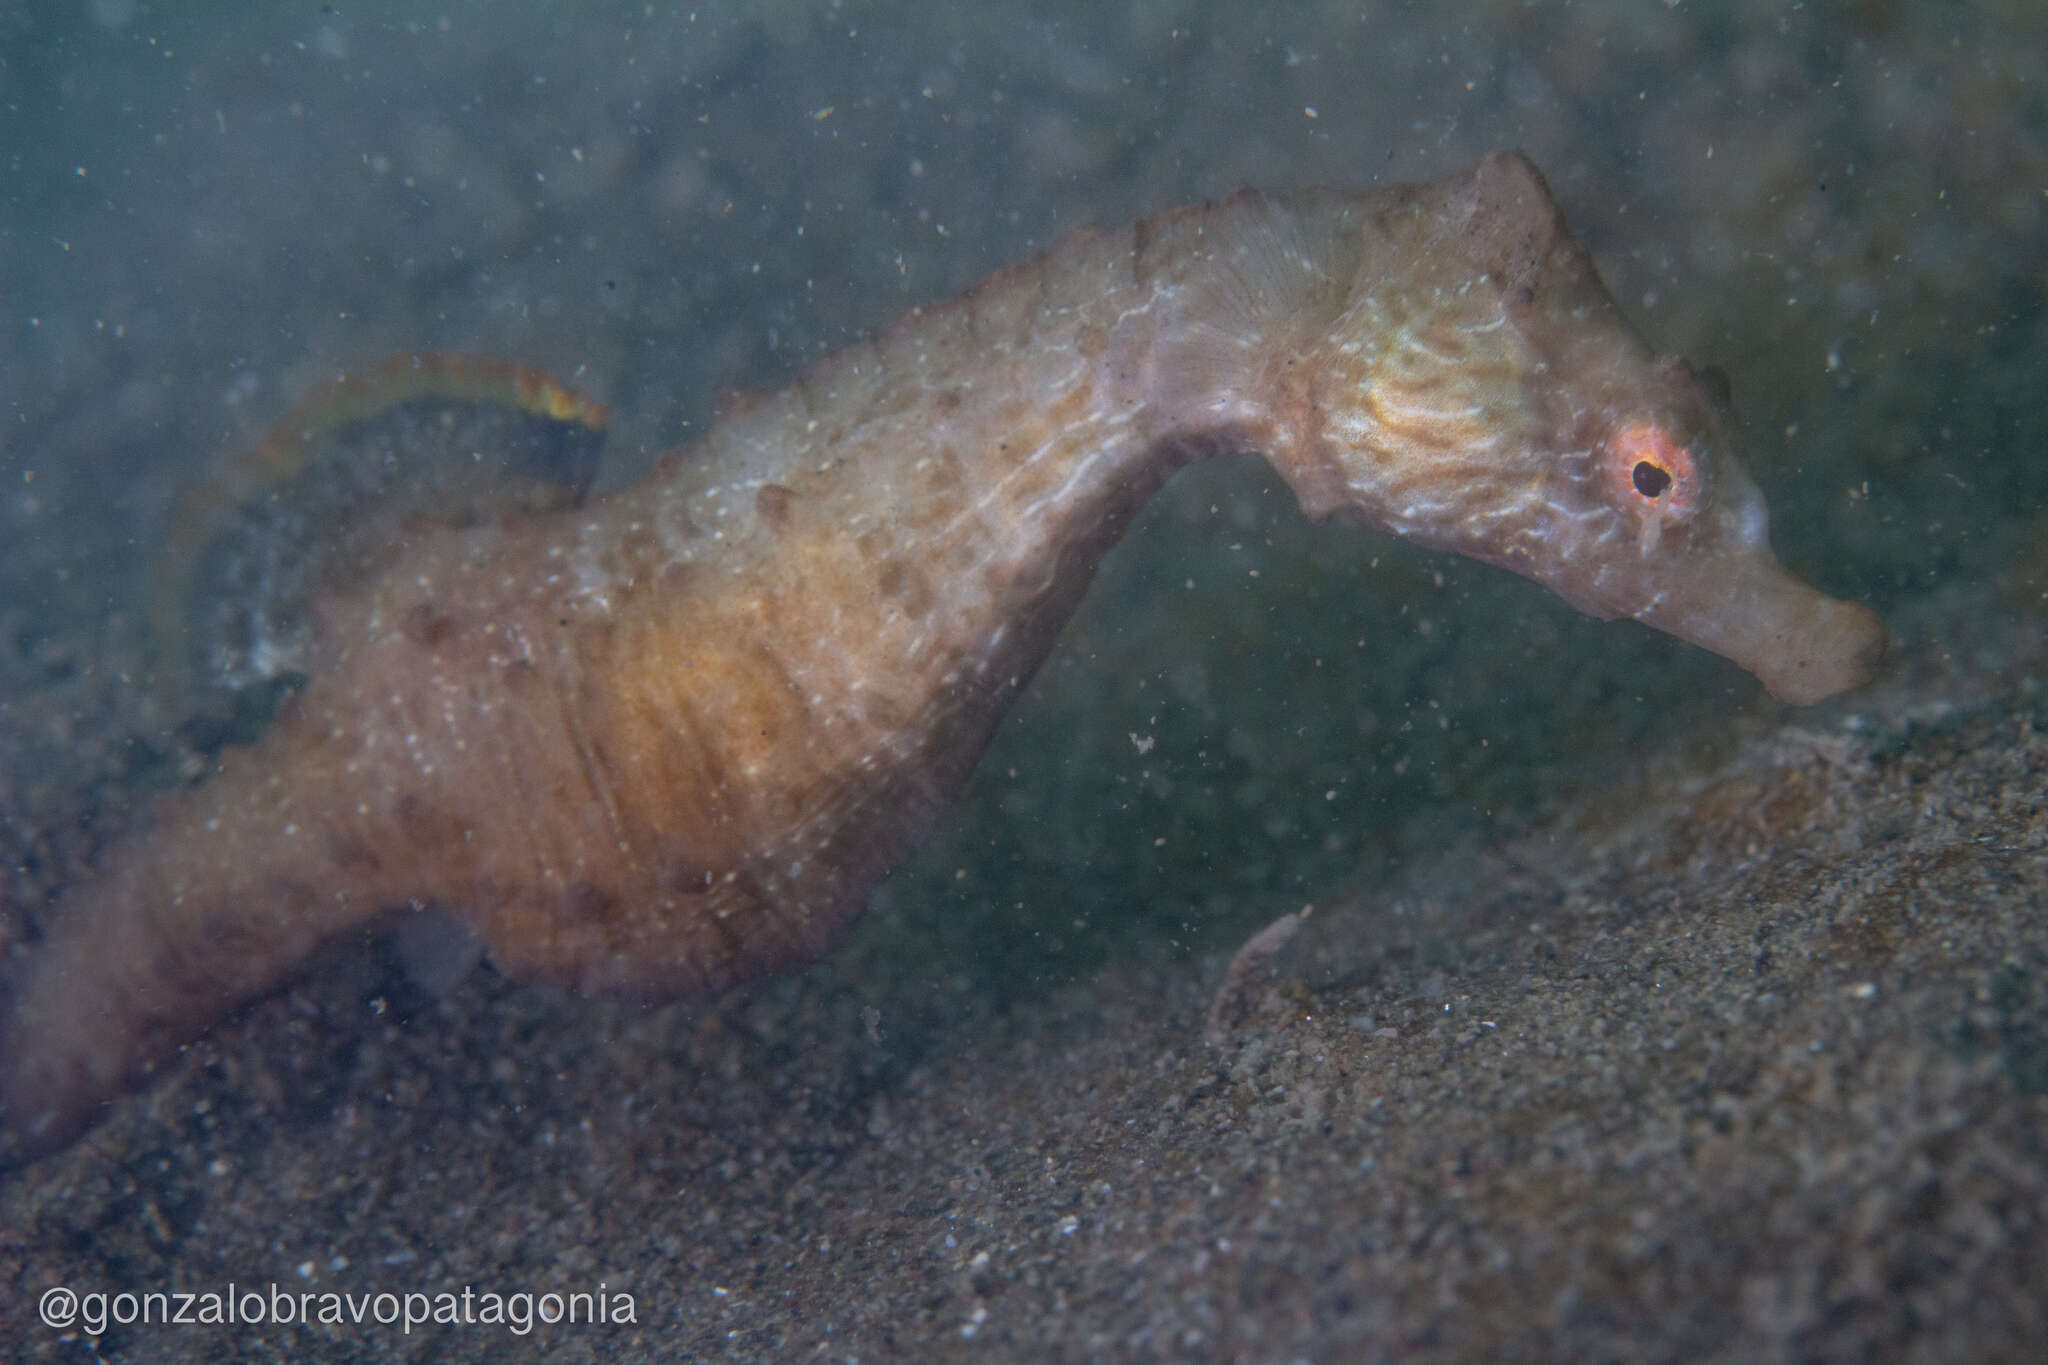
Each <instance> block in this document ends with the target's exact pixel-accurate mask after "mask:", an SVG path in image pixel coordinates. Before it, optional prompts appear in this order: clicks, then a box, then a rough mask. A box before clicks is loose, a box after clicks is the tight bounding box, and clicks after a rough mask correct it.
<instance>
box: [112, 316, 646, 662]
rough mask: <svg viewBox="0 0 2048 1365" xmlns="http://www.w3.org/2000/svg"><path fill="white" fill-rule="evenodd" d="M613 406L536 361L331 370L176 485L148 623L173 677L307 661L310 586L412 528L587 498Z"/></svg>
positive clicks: (422, 360) (359, 568)
mask: <svg viewBox="0 0 2048 1365" xmlns="http://www.w3.org/2000/svg"><path fill="white" fill-rule="evenodd" d="M610 416H611V413H610V409H609V408H607V407H605V406H604V405H603V404H601V403H598V402H596V401H594V400H593V399H591V398H589V397H588V396H587V395H585V394H582V393H579V392H578V391H576V390H574V389H572V388H569V387H568V386H567V385H565V384H562V383H560V382H559V381H557V380H555V379H552V378H550V377H549V376H547V375H545V374H543V373H541V372H540V371H538V370H531V369H526V368H524V367H522V366H518V365H512V364H508V363H506V362H504V361H498V360H491V359H487V358H485V357H481V356H472V355H462V354H455V353H435V352H419V351H408V352H404V353H402V354H399V355H395V356H392V357H391V358H389V359H387V360H385V361H383V362H381V363H379V364H377V365H374V366H371V367H369V368H368V369H365V370H361V371H357V372H354V373H350V374H345V375H342V376H340V377H338V378H336V379H334V380H331V381H330V382H328V383H326V384H323V385H320V386H319V387H317V388H315V389H314V390H313V391H312V392H311V393H309V394H307V395H306V396H305V397H304V398H302V399H300V400H299V401H298V402H297V403H296V404H294V405H293V406H292V408H291V409H290V410H289V411H288V412H286V413H285V414H284V416H283V417H282V418H280V419H279V421H278V422H277V423H276V425H274V426H273V427H272V428H271V429H270V430H269V432H267V433H266V434H265V435H264V437H263V439H262V440H261V441H259V442H257V443H256V445H255V446H253V447H251V448H250V449H248V450H246V451H244V452H242V453H240V454H239V455H237V456H235V457H233V458H232V459H229V460H227V461H224V462H222V463H221V464H219V465H218V466H217V467H216V468H215V470H214V471H213V474H212V476H211V477H209V478H208V479H207V480H206V481H205V482H203V483H201V484H199V485H197V486H195V487H194V488H192V489H191V490H189V491H188V492H187V493H186V495H185V496H184V497H183V498H182V499H181V500H180V502H179V504H178V508H177V511H176V514H175V516H174V517H173V519H172V522H171V527H170V532H169V535H168V537H167V538H166V541H165V544H164V550H163V555H162V558H161V560H160V562H159V566H158V567H159V571H158V573H157V577H156V590H155V594H154V598H153V600H152V603H151V609H150V624H151V628H152V631H153V633H154V635H155V637H156V646H157V651H158V656H159V673H160V675H161V677H162V680H163V681H164V682H165V683H167V684H168V685H169V686H171V687H173V688H183V687H186V686H196V687H198V688H202V689H204V688H212V687H226V688H238V687H243V686H247V685H250V684H253V683H258V682H262V681H265V680H267V679H270V678H275V677H278V676H280V675H282V674H287V673H293V672H304V671H306V670H307V664H308V661H309V655H310V650H311V645H312V638H311V634H312V627H311V623H310V621H309V619H308V616H307V612H306V605H307V602H308V600H309V598H310V597H311V596H312V594H314V593H315V592H318V591H319V590H321V589H323V588H328V587H332V586H336V582H337V579H340V580H344V581H345V580H347V579H349V578H352V577H353V576H355V575H357V574H360V573H362V572H363V571H364V566H365V565H366V564H369V563H372V562H374V561H375V560H376V557H377V556H376V553H375V551H376V549H377V547H378V545H379V544H380V542H383V541H387V540H394V539H396V538H398V533H400V532H401V531H402V530H403V528H404V527H405V526H407V525H409V524H410V525H418V524H420V523H423V522H424V523H433V524H439V525H456V526H461V525H475V524H480V523H485V522H490V521H495V520H498V519H501V518H504V517H507V516H516V515H521V514H526V513H532V512H539V511H547V510H552V509H555V508H560V507H567V506H573V505H575V504H576V503H578V502H580V501H581V500H582V498H583V496H584V494H585V493H586V492H587V491H588V490H589V488H590V485H591V483H592V481H593V480H594V479H595V478H596V475H597V466H598V457H599V452H600V450H601V447H602V444H603V441H604V429H605V426H606V423H607V422H608V421H609V419H610Z"/></svg>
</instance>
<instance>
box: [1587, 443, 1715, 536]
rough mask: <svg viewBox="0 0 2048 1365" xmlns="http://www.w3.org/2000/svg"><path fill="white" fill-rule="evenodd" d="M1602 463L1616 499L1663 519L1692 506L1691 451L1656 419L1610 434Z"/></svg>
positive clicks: (1695, 484)
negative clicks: (1653, 513) (1655, 513)
mask: <svg viewBox="0 0 2048 1365" xmlns="http://www.w3.org/2000/svg"><path fill="white" fill-rule="evenodd" d="M1602 464H1603V466H1604V472H1605V474H1606V476H1607V479H1608V481H1609V483H1610V484H1611V485H1612V486H1613V488H1614V490H1615V492H1616V493H1617V494H1619V495H1620V496H1619V499H1618V500H1619V501H1621V502H1624V503H1628V502H1633V503H1635V504H1636V505H1637V506H1639V507H1641V508H1643V509H1644V510H1645V511H1650V510H1652V509H1654V510H1655V511H1657V512H1659V513H1661V514H1662V515H1663V516H1664V517H1665V518H1667V519H1668V518H1672V517H1680V516H1684V515H1685V514H1686V513H1687V512H1690V511H1691V510H1692V505H1693V499H1694V496H1695V494H1696V492H1697V489H1698V483H1699V470H1698V467H1697V466H1696V465H1695V464H1694V462H1693V457H1692V452H1691V451H1690V450H1687V449H1686V448H1685V447H1684V446H1683V445H1681V444H1679V443H1678V442H1677V441H1676V440H1674V439H1673V438H1672V435H1671V433H1670V432H1668V431H1666V430H1665V429H1664V428H1663V427H1661V426H1658V425H1657V424H1656V423H1654V422H1641V423H1637V424H1635V425H1633V426H1627V427H1623V428H1622V429H1621V430H1620V431H1618V432H1616V433H1615V434H1614V435H1613V436H1610V437H1609V438H1608V440H1607V450H1606V454H1605V457H1604V459H1603V461H1602Z"/></svg>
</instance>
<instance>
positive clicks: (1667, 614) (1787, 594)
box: [1295, 155, 1885, 703]
mask: <svg viewBox="0 0 2048 1365" xmlns="http://www.w3.org/2000/svg"><path fill="white" fill-rule="evenodd" d="M1362 230H1363V231H1364V232H1365V234H1366V236H1367V241H1366V242H1365V244H1364V249H1363V251H1362V252H1361V254H1360V259H1361V262H1362V264H1361V267H1360V269H1359V273H1358V277H1357V280H1356V282H1355V284H1354V285H1353V288H1352V291H1351V293H1350V295H1349V296H1348V297H1347V298H1346V300H1345V301H1344V306H1343V308H1342V310H1341V312H1340V313H1339V315H1338V317H1337V319H1336V321H1335V323H1334V325H1333V326H1332V327H1331V328H1330V330H1329V332H1328V333H1327V335H1326V336H1325V337H1324V338H1322V339H1321V340H1320V341H1319V342H1318V343H1317V344H1316V346H1315V347H1314V350H1315V354H1314V357H1313V363H1312V364H1310V365H1309V366H1307V367H1306V370H1307V372H1308V373H1309V374H1310V375H1311V376H1313V387H1312V389H1311V390H1310V392H1309V393H1308V394H1307V395H1306V398H1305V401H1304V402H1303V403H1301V404H1299V405H1297V412H1299V413H1300V414H1301V415H1300V416H1299V417H1298V418H1297V422H1298V426H1297V430H1298V431H1299V432H1300V433H1301V440H1302V443H1303V445H1304V446H1305V447H1307V449H1305V450H1304V451H1303V452H1302V457H1301V458H1300V459H1299V460H1297V462H1296V463H1297V464H1298V465H1301V466H1305V467H1309V468H1313V469H1315V470H1317V471H1319V475H1320V477H1309V478H1302V479H1296V480H1295V482H1296V486H1297V488H1298V489H1300V490H1302V492H1303V500H1304V504H1305V505H1308V506H1309V508H1310V510H1311V511H1319V512H1326V511H1335V510H1349V511H1352V512H1354V513H1357V514H1361V515H1363V516H1365V517H1366V518H1368V519H1369V520H1372V521H1374V522H1376V523H1378V524H1380V525H1382V526H1385V527H1387V528H1388V529H1390V530H1393V531H1395V532H1397V533H1399V534H1402V535H1405V536H1408V537H1411V538H1413V539H1415V540H1418V541H1421V542H1423V543H1425V544H1428V545H1431V546H1435V547H1439V548H1443V549H1448V550H1454V551H1457V552H1458V553H1460V554H1464V555H1469V556H1471V557H1473V558H1476V559H1480V560H1484V561H1487V562H1489V563H1493V564H1499V565H1501V566H1503V567H1505V568H1509V569H1512V570H1514V571H1515V572H1517V573H1520V574H1524V575H1526V576H1528V577H1530V578H1533V579H1535V580H1536V581H1538V582H1540V583H1542V584H1544V585H1545V586H1546V587H1548V588H1550V589H1551V590H1552V591H1554V592H1556V593H1557V594H1558V595H1559V596H1561V597H1563V598H1565V599H1566V600H1567V601H1569V602H1571V603H1572V604H1573V605H1574V606H1577V607H1578V608H1580V609H1581V610H1583V611H1586V612H1589V613H1591V614H1592V615H1594V616H1598V617H1601V618H1613V617H1623V616H1626V617H1632V618H1634V619H1636V620H1639V621H1643V622H1645V623H1647V624H1649V625H1652V626H1655V627H1657V628H1658V629H1660V630H1664V631H1668V632H1669V633H1671V634H1673V635H1676V636H1678V637H1680V638H1681V639H1685V640H1688V641H1691V642H1692V643H1694V644H1697V645H1701V646H1704V647H1705V648H1707V649H1711V650H1713V651H1714V652H1715V653H1717V654H1721V655H1723V656H1724V657H1726V658H1728V659H1730V660H1732V661H1734V662H1735V663H1738V664H1740V665H1741V666H1742V667H1744V668H1746V669H1748V670H1749V671H1750V672H1752V673H1754V674H1755V675H1756V676H1757V677H1758V678H1759V679H1760V680H1761V681H1762V682H1763V684H1764V686H1765V687H1766V688H1768V689H1769V690H1770V691H1771V693H1772V694H1773V695H1775V696H1777V697H1779V698H1780V699H1782V700H1785V701H1789V702H1795V703H1807V702H1813V701H1818V700H1820V699H1822V698H1824V697H1828V696H1831V695H1833V694H1835V693H1836V692H1840V691H1842V690H1844V689H1846V688H1849V687H1854V686H1856V685H1858V684H1860V683H1862V682H1864V681H1867V680H1868V679H1869V677H1870V675H1871V673H1872V672H1873V670H1874V669H1875V667H1876V663H1877V660H1878V658H1879V656H1880V655H1881V654H1882V652H1883V649H1884V645H1885V630H1884V627H1883V625H1882V623H1881V622H1880V621H1879V620H1878V618H1877V617H1876V615H1875V614H1873V613H1872V612H1870V611H1869V610H1868V609H1866V608H1864V607H1861V606H1857V605H1854V604H1851V603H1846V602H1840V601H1836V600H1835V599H1833V598H1830V597H1828V596H1826V595H1824V594H1822V593H1820V592H1818V591H1816V590H1815V589H1813V588H1811V587H1809V586H1807V585H1806V584H1805V583H1802V582H1801V581H1799V580H1798V579H1796V578H1794V577H1793V576H1792V575H1791V574H1789V573H1787V572H1786V571H1785V569H1784V568H1783V567H1781V566H1780V565H1779V563H1778V561H1777V559H1776V557H1775V556H1774V555H1773V554H1772V552H1771V547H1770V541H1769V536H1768V523H1769V517H1768V515H1767V513H1766V510H1765V506H1764V500H1763V496H1762V494H1761V493H1759V492H1758V490H1757V487H1756V485H1755V484H1754V483H1753V482H1752V481H1751V480H1750V477H1749V475H1748V474H1747V472H1746V471H1745V470H1744V469H1743V466H1742V462H1741V460H1740V458H1739V457H1738V456H1737V454H1736V451H1735V445H1736V436H1737V432H1738V427H1737V424H1736V423H1735V421H1734V419H1733V417H1732V415H1731V413H1730V412H1729V410H1728V407H1727V404H1726V401H1725V394H1724V393H1723V392H1722V386H1720V385H1719V384H1717V383H1716V382H1715V381H1713V380H1712V379H1710V378H1706V377H1703V376H1702V375H1701V374H1699V373H1697V372H1695V371H1694V370H1693V369H1692V368H1691V367H1690V366H1688V365H1687V364H1686V363H1685V362H1683V361H1681V360H1677V359H1672V358H1660V357H1658V356H1657V355H1655V354H1654V353H1653V352H1652V351H1651V350H1650V349H1649V347H1647V346H1646V345H1645V344H1644V343H1643V342H1642V340H1641V339H1640V338H1639V337H1638V336H1637V334H1636V333H1635V331H1634V330H1633V329H1632V328H1631V327H1630V326H1629V325H1628V323H1627V321H1626V320H1625V319H1624V318H1623V317H1622V315H1621V313H1620V311H1619V310H1618V309H1617V308H1616V307H1615V305H1614V302H1613V300H1612V299H1611V298H1610V297H1609V296H1608V293H1607V290H1606V289H1605V287H1604V286H1603V285H1602V284H1601V282H1600V279H1599V276H1598V274H1597V273H1596V272H1595V270H1594V268H1593V264H1592V261H1591V259H1590V257H1588V255H1587V254H1586V252H1585V250H1584V248H1582V247H1581V246H1580V245H1579V244H1578V243H1577V242H1576V241H1575V240H1574V239H1573V238H1572V236H1571V234H1570V232H1569V230H1568V229H1567V228H1566V226H1565V224H1564V220H1563V218H1562V217H1561V215H1560V214H1559V212H1558V210H1557V208H1556V206H1555V204H1554V203H1553V202H1552V201H1551V198H1550V196H1549V193H1548V191H1547V190H1546V189H1545V187H1544V185H1543V182H1542V180H1541V178H1540V177H1539V176H1538V175H1537V173H1536V171H1535V169H1534V168H1533V167H1531V166H1530V165H1529V164H1528V163H1527V162H1526V161H1524V160H1523V159H1522V158H1520V157H1519V156H1511V155H1504V156H1496V157H1490V158H1488V159H1487V160H1485V161H1483V162H1481V163H1480V164H1479V165H1478V166H1476V167H1475V168H1474V169H1473V170H1472V171H1471V172H1469V173H1468V174H1467V175H1465V176H1462V177H1455V178H1453V179H1451V180H1448V181H1439V182H1434V183H1433V184H1431V185H1427V186H1419V187H1416V189H1415V190H1414V192H1413V193H1412V194H1410V195H1408V196H1407V197H1405V198H1403V199H1402V200H1400V201H1398V202H1397V203H1396V204H1395V205H1394V206H1393V207H1390V208H1387V209H1384V210H1382V211H1380V212H1378V213H1375V214H1373V215H1371V216H1370V217H1369V218H1368V219H1367V220H1366V222H1365V223H1364V225H1363V229H1362Z"/></svg>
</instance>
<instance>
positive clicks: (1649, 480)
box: [1632, 460, 1671, 498]
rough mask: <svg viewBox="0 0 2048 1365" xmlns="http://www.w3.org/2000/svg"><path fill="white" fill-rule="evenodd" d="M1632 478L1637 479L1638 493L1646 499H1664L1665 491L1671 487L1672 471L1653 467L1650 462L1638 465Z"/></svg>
mask: <svg viewBox="0 0 2048 1365" xmlns="http://www.w3.org/2000/svg"><path fill="white" fill-rule="evenodd" d="M1632 477H1633V478H1634V479H1635V485H1636V492H1638V493H1641V494H1642V495H1643V496H1644V497H1646V498H1657V497H1662V496H1663V495H1664V490H1665V489H1667V488H1669V487H1671V474H1670V471H1668V470H1665V469H1662V468H1660V467H1658V466H1657V465H1653V464H1651V463H1650V462H1649V461H1648V460H1640V461H1638V462H1637V463H1636V468H1635V473H1634V475H1633V476H1632Z"/></svg>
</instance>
